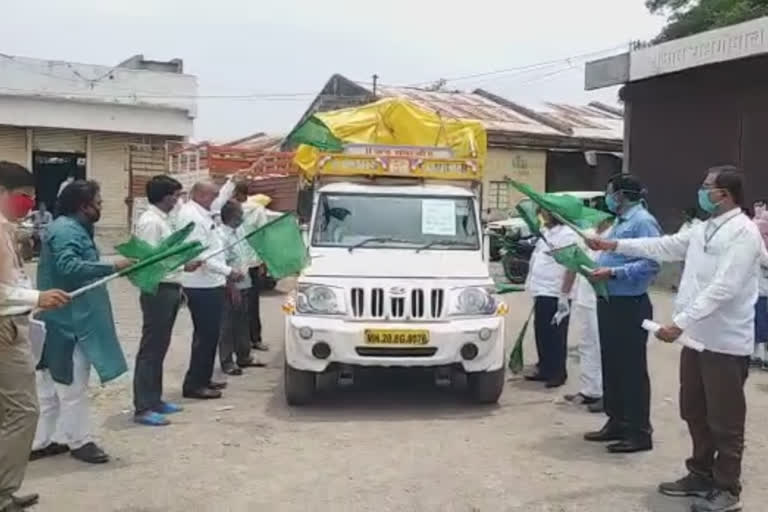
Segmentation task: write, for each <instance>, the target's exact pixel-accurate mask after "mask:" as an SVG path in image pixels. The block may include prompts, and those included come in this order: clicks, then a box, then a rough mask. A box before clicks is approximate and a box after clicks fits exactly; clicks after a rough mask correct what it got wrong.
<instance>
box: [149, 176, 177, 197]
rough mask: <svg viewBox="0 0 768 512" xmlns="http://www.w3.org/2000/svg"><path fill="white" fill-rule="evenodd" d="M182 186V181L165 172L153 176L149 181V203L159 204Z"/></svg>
mask: <svg viewBox="0 0 768 512" xmlns="http://www.w3.org/2000/svg"><path fill="white" fill-rule="evenodd" d="M182 188H183V187H182V185H181V183H179V182H178V181H177V180H175V179H173V178H171V177H170V176H166V175H164V174H161V175H158V176H152V179H150V180H149V181H148V182H147V188H146V190H147V200H148V201H149V204H158V203H159V202H161V201H162V200H163V199H165V198H166V197H168V196H171V195H173V194H175V193H176V192H178V191H179V190H181V189H182Z"/></svg>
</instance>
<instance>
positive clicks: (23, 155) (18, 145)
mask: <svg viewBox="0 0 768 512" xmlns="http://www.w3.org/2000/svg"><path fill="white" fill-rule="evenodd" d="M0 160H7V161H9V162H14V163H17V164H20V165H24V166H28V165H29V152H28V150H27V130H26V129H24V128H17V127H15V126H2V125H0Z"/></svg>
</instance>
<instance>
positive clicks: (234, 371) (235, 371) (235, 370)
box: [211, 365, 243, 389]
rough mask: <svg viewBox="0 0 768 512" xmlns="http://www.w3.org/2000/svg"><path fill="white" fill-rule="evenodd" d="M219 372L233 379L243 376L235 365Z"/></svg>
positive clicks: (240, 369) (241, 371)
mask: <svg viewBox="0 0 768 512" xmlns="http://www.w3.org/2000/svg"><path fill="white" fill-rule="evenodd" d="M221 371H223V372H224V373H226V374H227V375H231V376H233V377H239V376H240V375H242V374H243V370H242V368H238V367H237V366H235V365H232V366H227V367H224V368H222V369H221ZM211 389H213V388H211ZM222 389H223V388H222Z"/></svg>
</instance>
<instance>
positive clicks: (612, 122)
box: [514, 100, 624, 140]
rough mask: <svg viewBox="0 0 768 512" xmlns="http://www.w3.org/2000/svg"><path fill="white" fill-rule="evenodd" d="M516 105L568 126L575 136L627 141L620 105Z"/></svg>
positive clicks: (547, 103) (543, 102) (519, 103)
mask: <svg viewBox="0 0 768 512" xmlns="http://www.w3.org/2000/svg"><path fill="white" fill-rule="evenodd" d="M514 102H515V103H516V104H518V105H520V106H522V107H523V108H526V109H529V110H532V111H534V112H536V113H537V114H539V115H540V116H542V117H544V118H545V119H549V120H551V121H552V122H554V123H559V124H560V125H565V126H567V127H568V128H570V129H571V130H572V132H573V133H572V136H573V137H577V138H583V139H606V140H622V139H623V138H624V118H623V117H622V116H621V115H619V112H621V107H618V106H602V105H601V104H599V103H591V104H589V105H572V104H568V103H556V102H550V101H540V102H533V101H528V102H518V101H517V100H514Z"/></svg>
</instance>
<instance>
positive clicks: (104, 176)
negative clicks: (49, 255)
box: [86, 133, 141, 228]
mask: <svg viewBox="0 0 768 512" xmlns="http://www.w3.org/2000/svg"><path fill="white" fill-rule="evenodd" d="M139 142H141V137H140V136H138V135H130V134H119V133H93V134H91V135H90V144H89V150H90V151H89V152H88V156H87V162H88V167H87V170H86V172H87V174H88V178H89V179H94V180H96V181H98V182H99V183H100V184H101V199H102V201H103V206H102V211H101V221H100V222H99V225H100V226H101V227H102V228H122V227H126V226H127V225H128V220H129V219H128V206H127V204H126V199H127V198H128V169H127V155H128V153H127V150H128V144H135V143H139Z"/></svg>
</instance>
